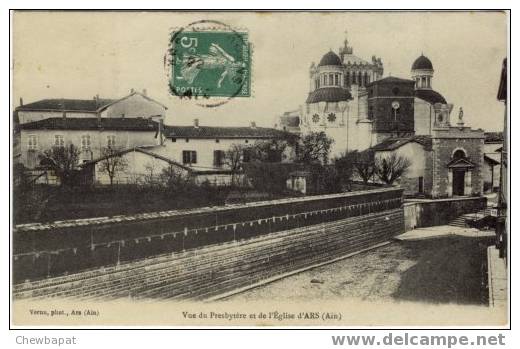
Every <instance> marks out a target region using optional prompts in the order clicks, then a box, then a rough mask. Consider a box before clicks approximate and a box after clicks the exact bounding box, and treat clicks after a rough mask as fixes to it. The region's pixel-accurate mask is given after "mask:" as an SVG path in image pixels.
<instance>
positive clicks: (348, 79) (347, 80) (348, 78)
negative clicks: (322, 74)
mask: <svg viewBox="0 0 520 349" xmlns="http://www.w3.org/2000/svg"><path fill="white" fill-rule="evenodd" d="M349 85H350V72H349V71H348V72H347V77H346V78H345V86H349Z"/></svg>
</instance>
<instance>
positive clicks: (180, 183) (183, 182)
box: [159, 165, 192, 192]
mask: <svg viewBox="0 0 520 349" xmlns="http://www.w3.org/2000/svg"><path fill="white" fill-rule="evenodd" d="M159 180H160V181H161V183H162V184H163V185H165V186H166V188H168V189H169V190H171V191H173V192H179V191H182V190H184V189H186V187H187V186H188V185H191V184H192V180H191V178H190V176H189V175H185V174H183V173H182V171H181V170H179V169H178V168H177V167H176V166H175V165H169V166H168V167H165V168H163V169H162V171H161V174H160V175H159Z"/></svg>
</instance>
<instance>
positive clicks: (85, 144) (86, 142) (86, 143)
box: [81, 135, 90, 149]
mask: <svg viewBox="0 0 520 349" xmlns="http://www.w3.org/2000/svg"><path fill="white" fill-rule="evenodd" d="M81 148H82V149H90V135H83V136H81Z"/></svg>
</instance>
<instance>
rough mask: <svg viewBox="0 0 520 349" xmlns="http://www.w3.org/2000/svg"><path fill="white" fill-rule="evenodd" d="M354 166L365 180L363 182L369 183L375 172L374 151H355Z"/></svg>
mask: <svg viewBox="0 0 520 349" xmlns="http://www.w3.org/2000/svg"><path fill="white" fill-rule="evenodd" d="M353 157H354V168H355V170H356V173H357V174H358V176H359V177H361V179H362V180H363V183H365V184H366V183H368V181H369V180H370V179H372V177H373V176H374V174H375V171H376V168H375V161H374V152H372V151H370V150H365V151H362V152H357V151H356V152H355V153H354V155H353Z"/></svg>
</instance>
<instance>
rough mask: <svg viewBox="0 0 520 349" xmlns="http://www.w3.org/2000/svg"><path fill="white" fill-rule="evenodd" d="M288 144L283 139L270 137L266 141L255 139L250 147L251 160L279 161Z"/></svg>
mask: <svg viewBox="0 0 520 349" xmlns="http://www.w3.org/2000/svg"><path fill="white" fill-rule="evenodd" d="M287 147H288V144H287V142H286V141H285V140H283V139H271V140H267V141H257V142H255V144H254V145H253V146H252V147H251V150H250V153H251V160H256V161H261V162H281V161H282V159H283V153H284V151H285V149H287Z"/></svg>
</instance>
